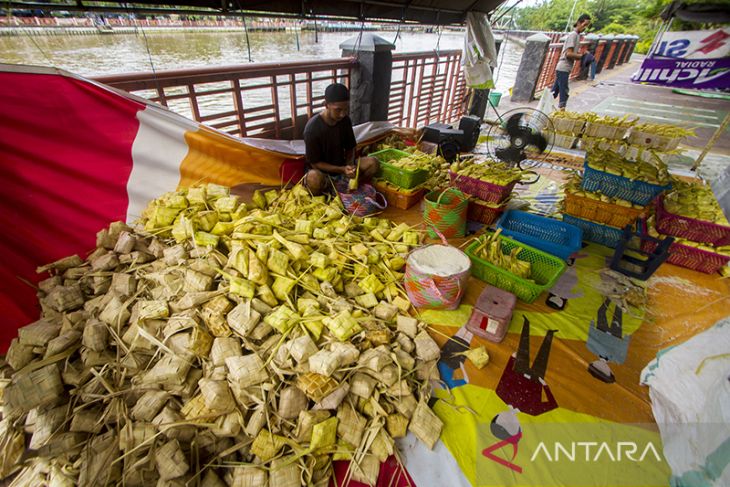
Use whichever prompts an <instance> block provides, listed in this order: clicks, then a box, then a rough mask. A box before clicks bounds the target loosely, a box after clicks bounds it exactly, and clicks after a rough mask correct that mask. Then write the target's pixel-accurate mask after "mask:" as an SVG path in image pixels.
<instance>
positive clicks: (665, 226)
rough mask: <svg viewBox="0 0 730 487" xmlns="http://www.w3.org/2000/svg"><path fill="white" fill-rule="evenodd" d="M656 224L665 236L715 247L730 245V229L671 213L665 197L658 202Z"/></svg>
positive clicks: (658, 199) (661, 197)
mask: <svg viewBox="0 0 730 487" xmlns="http://www.w3.org/2000/svg"><path fill="white" fill-rule="evenodd" d="M656 222H657V223H656V229H657V231H658V232H659V233H663V234H664V235H672V236H675V237H681V238H683V239H686V240H691V241H693V242H700V243H708V244H710V245H713V246H715V247H721V246H723V245H730V227H726V226H724V225H718V224H716V223H711V222H706V221H702V220H695V219H694V218H690V217H687V216H681V215H676V214H674V213H670V212H669V211H667V209H666V208H665V207H664V195H661V196H660V197H659V198H657V201H656ZM690 248H691V247H690Z"/></svg>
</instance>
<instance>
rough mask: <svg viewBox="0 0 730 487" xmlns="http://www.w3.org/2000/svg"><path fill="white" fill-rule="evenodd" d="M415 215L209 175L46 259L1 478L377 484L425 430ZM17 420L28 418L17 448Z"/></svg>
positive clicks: (4, 436)
mask: <svg viewBox="0 0 730 487" xmlns="http://www.w3.org/2000/svg"><path fill="white" fill-rule="evenodd" d="M419 241H420V233H419V232H416V231H413V230H412V229H410V228H409V227H408V226H407V225H404V224H400V225H395V224H393V223H392V222H390V221H388V220H386V219H382V218H364V219H362V218H357V217H352V216H347V215H344V214H343V212H342V209H341V206H340V204H339V201H338V200H336V199H335V200H332V201H328V200H327V199H326V198H325V197H312V196H310V195H309V194H308V192H307V191H306V190H304V189H303V188H301V187H299V186H297V187H295V188H294V189H292V190H284V191H274V190H272V191H268V192H266V193H259V192H257V193H256V194H255V195H254V198H253V203H249V204H244V203H241V202H240V201H239V198H238V197H237V196H234V195H231V194H230V191H229V190H228V188H224V187H221V186H217V185H208V186H203V187H197V188H189V189H183V190H180V191H177V192H175V193H168V194H166V195H164V196H163V197H161V198H159V199H157V200H155V201H153V202H152V203H151V204H150V205H149V206H148V208H147V209H146V210H145V212H144V214H143V217H142V219H141V221H140V222H139V223H138V224H137V226H136V227H134V228H132V227H130V226H127V225H126V224H123V223H120V222H117V223H113V224H112V225H111V226H110V227H109V228H108V229H105V230H102V231H101V232H99V234H98V235H97V248H96V250H95V251H93V252H92V253H91V254H90V255H89V256H88V257H87V258H86V259H81V258H80V257H78V256H71V257H67V258H64V259H62V260H60V261H57V262H55V263H52V264H49V265H47V266H45V267H43V268H40V269H39V271H40V272H49V273H50V277H48V278H47V279H45V280H43V281H41V283H40V285H39V299H40V305H41V308H42V316H41V319H40V320H39V321H36V322H35V323H32V324H30V325H28V326H26V327H24V328H22V329H20V331H19V336H18V338H17V339H15V340H14V341H13V343H12V345H11V348H10V350H9V352H8V354H7V357H6V361H7V364H8V365H9V367H11V368H12V369H13V371H12V372H8V369H7V368H6V374H5V377H6V379H4V380H2V382H1V386H2V387H1V388H0V392H2V395H1V396H0V397H1V398H2V414H3V416H2V417H3V419H2V421H0V448H2V460H0V477H6V476H8V475H11V474H16V475H15V477H14V480H13V482H12V483H11V485H18V486H21V485H22V486H37V485H46V484H48V485H54V486H65V485H69V486H71V485H82V486H84V485H107V484H116V483H122V482H123V483H124V485H128V486H135V485H140V486H142V485H144V486H149V485H155V483H156V485H158V486H163V485H164V486H177V485H180V486H182V485H203V486H210V487H212V486H224V485H235V486H238V487H247V486H265V485H272V486H277V487H287V486H298V485H318V486H326V485H328V482H329V480H330V478H331V476H332V475H333V468H332V461H333V460H338V459H346V460H351V463H350V469H349V471H348V477H350V478H352V479H354V480H359V481H362V482H365V483H369V484H371V485H372V484H374V483H375V482H376V480H377V476H378V471H379V468H380V463H381V462H382V461H384V460H385V459H386V458H387V457H388V456H390V455H392V454H394V453H397V452H396V451H395V447H394V438H398V437H402V436H404V435H406V434H407V432H408V431H411V432H412V433H414V434H415V436H416V437H418V438H419V439H420V440H421V441H423V442H424V443H425V444H426V445H428V447H430V448H432V447H433V445H434V444H435V442H436V441H437V440H438V438H439V435H440V432H441V428H442V423H441V421H440V420H439V419H438V417H437V416H436V415H435V414H434V413H433V412H432V411H431V409H430V408H429V407H428V404H427V403H428V400H429V395H430V385H429V379H431V378H438V373H437V371H436V361H437V359H438V357H439V347H438V346H437V344H436V343H435V342H434V341H433V340H432V338H431V337H430V336H429V334H428V332H427V331H426V329H425V325H423V324H422V323H419V322H418V320H416V319H415V318H413V317H411V316H410V313H411V312H412V310H411V306H410V302H409V301H408V300H407V299H406V296H405V294H404V292H403V288H402V287H401V285H400V282H401V280H402V277H403V268H404V265H405V256H406V254H407V253H408V252H409V251H410V250H411V249H412V248H413V247H415V246H417V245H419ZM25 433H30V443H29V445H28V448H26V442H25Z"/></svg>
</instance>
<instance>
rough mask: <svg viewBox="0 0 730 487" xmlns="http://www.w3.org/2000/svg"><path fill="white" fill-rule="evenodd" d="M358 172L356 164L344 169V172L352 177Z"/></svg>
mask: <svg viewBox="0 0 730 487" xmlns="http://www.w3.org/2000/svg"><path fill="white" fill-rule="evenodd" d="M356 173H357V169H356V168H355V166H345V170H344V171H343V174H344V175H345V176H346V177H348V178H350V179H352V178H354V177H355V174H356Z"/></svg>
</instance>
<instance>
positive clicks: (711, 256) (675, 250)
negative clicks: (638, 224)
mask: <svg viewBox="0 0 730 487" xmlns="http://www.w3.org/2000/svg"><path fill="white" fill-rule="evenodd" d="M656 245H657V244H656V243H654V242H643V243H642V249H644V251H645V252H652V251H654V249H655V248H656ZM667 262H669V263H670V264H674V265H678V266H680V267H685V268H687V269H692V270H693V271H698V272H704V273H705V274H715V273H716V272H720V270H722V268H723V267H725V266H726V265H727V263H728V262H730V256H727V255H722V254H717V253H715V252H709V251H707V250H703V249H698V248H696V247H691V246H689V245H682V244H681V243H678V242H673V243H672V245H670V246H669V257H667Z"/></svg>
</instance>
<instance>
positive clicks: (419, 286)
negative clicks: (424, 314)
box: [403, 230, 471, 310]
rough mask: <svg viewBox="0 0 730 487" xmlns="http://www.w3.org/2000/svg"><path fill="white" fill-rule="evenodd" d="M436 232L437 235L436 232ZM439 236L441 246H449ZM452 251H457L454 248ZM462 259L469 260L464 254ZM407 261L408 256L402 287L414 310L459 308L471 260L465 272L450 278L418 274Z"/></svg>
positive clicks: (444, 239)
mask: <svg viewBox="0 0 730 487" xmlns="http://www.w3.org/2000/svg"><path fill="white" fill-rule="evenodd" d="M436 232H437V233H439V232H438V230H436ZM439 235H440V237H441V241H442V242H443V244H444V245H449V243H448V242H447V241H446V238H445V237H444V236H443V235H441V234H440V233H439ZM426 247H428V245H427V246H426ZM420 248H421V249H423V248H425V247H420ZM454 249H455V250H458V249H456V248H455V247H454ZM458 251H459V252H461V251H460V250H458ZM462 253H463V252H462ZM464 257H466V258H467V260H469V258H468V257H467V255H466V254H464ZM409 260H410V256H409V259H407V260H406V273H405V277H404V278H403V285H404V287H405V288H406V293H407V294H408V298H409V299H410V301H411V303H412V304H413V305H414V306H415V307H416V308H430V309H446V310H452V309H456V308H458V307H459V304H460V303H461V298H462V297H463V296H464V291H466V283H467V281H468V280H469V275H470V273H471V260H469V267H468V268H467V269H466V270H465V271H463V272H459V273H457V274H452V275H450V276H435V275H431V274H426V273H422V272H419V271H417V270H415V269H414V268H413V266H412V265H409Z"/></svg>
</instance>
